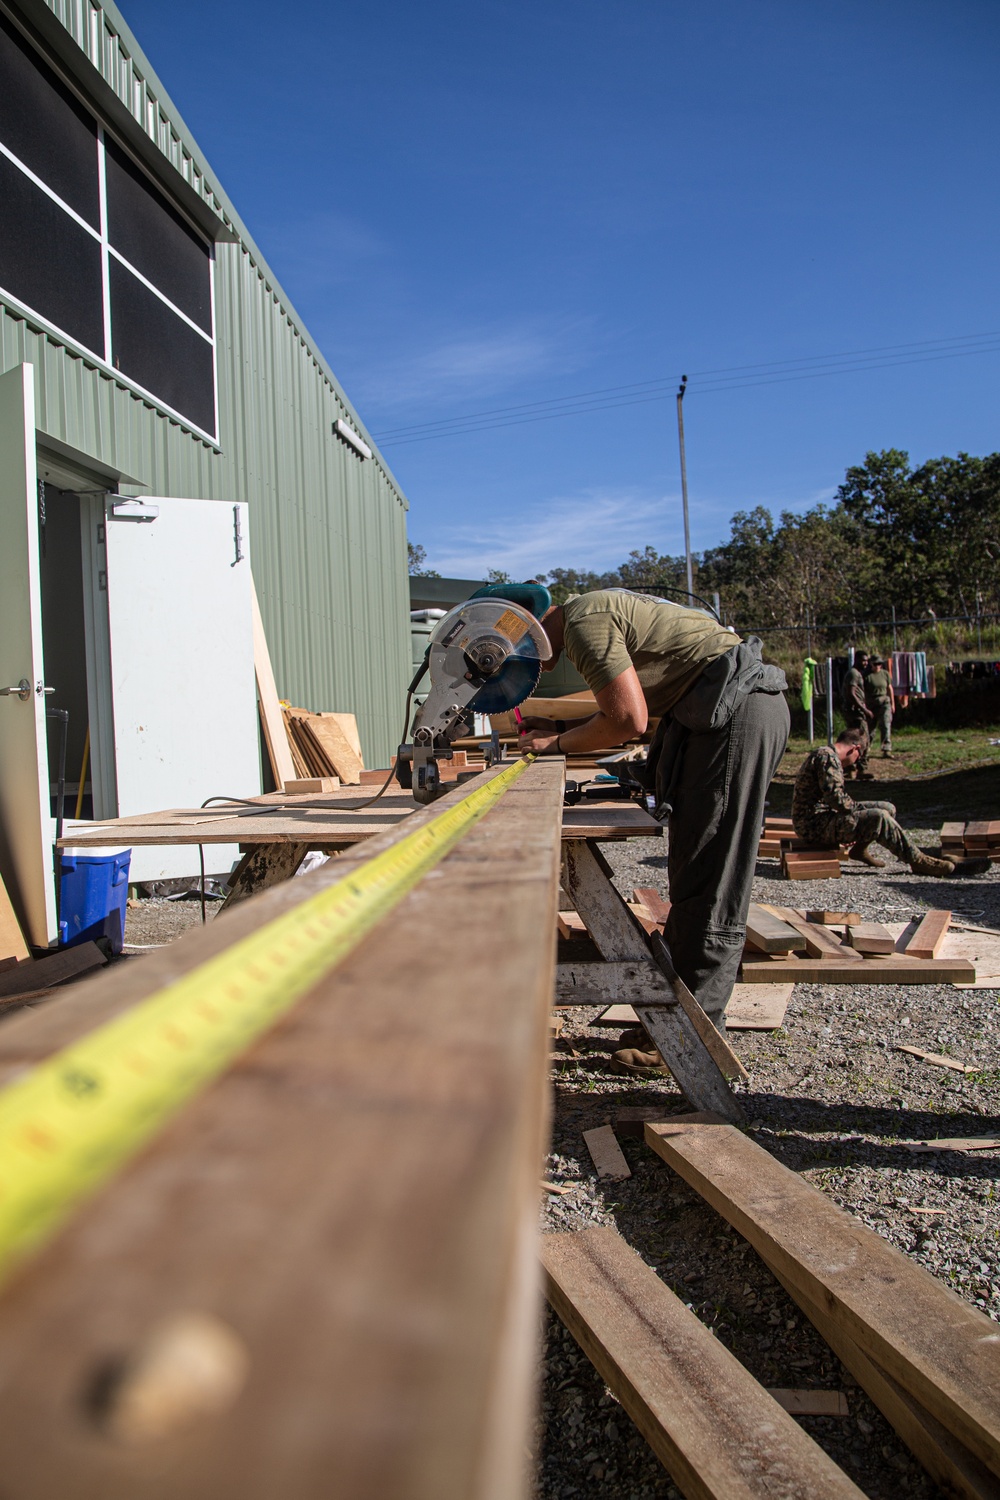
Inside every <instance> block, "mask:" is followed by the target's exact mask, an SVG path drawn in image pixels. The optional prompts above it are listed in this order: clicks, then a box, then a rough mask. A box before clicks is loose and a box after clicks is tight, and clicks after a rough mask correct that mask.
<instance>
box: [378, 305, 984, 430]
mask: <svg viewBox="0 0 1000 1500" xmlns="http://www.w3.org/2000/svg"><path fill="white" fill-rule="evenodd" d="M998 339H1000V332H988V333H979V334H962V335H956V336H954V337H952V338H949V339H923V340H920V341H919V342H916V343H911V344H891V345H885V346H883V347H882V348H876V349H868V350H856V351H854V352H853V353H843V354H830V355H809V356H802V357H800V358H798V359H794V360H772V361H769V362H761V363H759V364H756V365H734V366H730V367H728V368H725V367H724V368H720V369H716V370H703V371H701V372H700V373H696V374H695V375H693V376H691V377H690V380H691V383H692V384H693V385H694V386H695V388H696V389H697V391H698V392H699V393H702V394H706V395H707V394H710V393H712V392H713V391H729V390H744V389H749V388H751V387H753V386H757V385H775V384H784V383H787V382H789V381H794V380H815V379H820V378H826V377H829V376H831V375H845V374H855V373H859V372H863V371H865V370H880V369H893V368H897V367H900V366H903V365H910V364H925V363H930V362H934V361H938V360H942V359H957V358H961V357H967V356H969V355H974V354H993V353H996V352H998V351H1000V343H998V342H993V341H995V340H998ZM956 345H966V346H968V345H975V347H954V346H956ZM948 346H952V347H948ZM904 350H906V351H915V352H913V353H912V354H911V355H910V356H909V357H908V358H902V359H900V358H884V357H880V356H884V355H887V354H892V353H893V352H895V351H899V352H902V351H904ZM916 351H923V352H916ZM795 366H799V367H802V368H793V367H795ZM752 371H756V372H757V373H756V374H750V372H752ZM782 372H786V373H782ZM743 373H747V374H750V378H749V379H745V380H739V379H735V380H734V379H730V378H727V377H729V376H734V375H736V376H738V375H740V374H743ZM678 378H679V377H677V376H670V377H667V378H660V379H658V380H648V381H639V382H636V383H635V384H633V385H625V386H607V387H604V388H602V389H598V390H594V391H581V392H579V393H577V394H576V395H572V396H561V397H553V398H551V399H549V400H547V401H537V402H525V403H524V404H522V405H519V406H510V407H495V408H493V409H491V410H487V411H481V412H474V413H469V414H468V415H467V416H464V417H451V418H443V419H440V420H439V421H437V422H427V423H419V424H415V425H413V426H411V427H397V428H392V429H389V430H387V431H386V432H385V433H383V434H379V435H377V436H376V441H377V442H378V443H379V444H380V445H381V446H383V447H402V446H403V445H405V444H408V443H414V442H417V443H419V442H429V441H431V440H433V439H434V438H439V437H458V436H461V435H463V434H465V433H476V432H489V431H492V430H494V429H496V428H500V427H513V426H521V425H524V424H526V423H535V422H546V421H553V420H554V419H555V418H556V417H564V416H577V415H581V414H586V413H588V412H598V411H607V410H613V409H615V408H618V407H623V406H638V405H644V404H646V403H648V402H650V401H662V400H665V399H666V398H667V396H668V395H670V394H671V391H672V389H673V386H674V382H675V381H676V380H677V379H678ZM630 392H631V393H634V394H628V393H630ZM640 392H644V394H640ZM607 397H615V398H616V399H613V400H608V399H606V398H607ZM598 398H605V399H598ZM554 408H557V409H554ZM491 419H492V420H491ZM411 434H412V435H411Z"/></svg>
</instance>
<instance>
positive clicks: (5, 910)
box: [0, 879, 31, 963]
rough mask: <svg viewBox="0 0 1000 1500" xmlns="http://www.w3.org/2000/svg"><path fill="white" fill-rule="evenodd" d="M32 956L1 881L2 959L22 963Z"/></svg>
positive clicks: (0, 945) (0, 927)
mask: <svg viewBox="0 0 1000 1500" xmlns="http://www.w3.org/2000/svg"><path fill="white" fill-rule="evenodd" d="M30 956H31V952H30V949H29V948H28V945H27V943H26V942H25V940H24V933H23V932H22V931H21V924H20V923H19V922H18V920H17V917H16V915H15V913H14V908H13V906H12V905H11V901H10V896H9V895H8V894H7V887H6V886H5V885H4V883H3V880H2V879H0V959H14V960H15V961H16V962H17V963H20V962H21V960H22V959H24V958H30Z"/></svg>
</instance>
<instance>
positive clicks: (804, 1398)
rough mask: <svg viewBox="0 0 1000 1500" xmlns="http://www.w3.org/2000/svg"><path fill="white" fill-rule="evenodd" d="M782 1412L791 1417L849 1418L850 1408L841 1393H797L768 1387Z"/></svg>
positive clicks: (770, 1394)
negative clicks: (788, 1413)
mask: <svg viewBox="0 0 1000 1500" xmlns="http://www.w3.org/2000/svg"><path fill="white" fill-rule="evenodd" d="M767 1394H768V1395H769V1396H773V1398H774V1400H775V1401H777V1403H778V1405H779V1406H780V1407H781V1409H782V1410H783V1411H787V1412H790V1413H791V1414H792V1416H793V1417H849V1416H850V1415H851V1408H850V1407H849V1406H848V1404H847V1397H846V1396H845V1395H844V1392H843V1391H797V1390H783V1389H780V1388H775V1387H774V1386H770V1387H768V1392H767Z"/></svg>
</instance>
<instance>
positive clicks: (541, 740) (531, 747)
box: [517, 719, 562, 755]
mask: <svg viewBox="0 0 1000 1500" xmlns="http://www.w3.org/2000/svg"><path fill="white" fill-rule="evenodd" d="M524 722H525V723H526V724H530V723H541V724H545V723H547V722H548V721H547V720H546V719H536V720H531V719H525V721H524ZM552 727H553V728H554V727H555V726H554V725H553V726H552ZM558 739H559V736H558V735H557V734H550V733H547V732H546V733H542V732H540V731H538V730H536V731H534V732H533V733H531V732H529V733H528V734H522V735H521V737H520V739H519V740H518V742H517V748H518V750H519V751H521V752H522V753H524V754H527V753H528V752H530V753H531V754H532V755H559V754H561V753H562V752H561V751H560V750H559V749H558V748H557V744H556V742H557V740H558Z"/></svg>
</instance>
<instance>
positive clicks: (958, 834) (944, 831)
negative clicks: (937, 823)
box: [941, 823, 965, 843]
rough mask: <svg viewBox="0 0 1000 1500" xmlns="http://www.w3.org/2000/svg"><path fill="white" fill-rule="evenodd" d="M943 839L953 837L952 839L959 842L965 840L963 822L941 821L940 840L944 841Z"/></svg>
mask: <svg viewBox="0 0 1000 1500" xmlns="http://www.w3.org/2000/svg"><path fill="white" fill-rule="evenodd" d="M945 839H954V840H957V841H958V842H959V843H964V841H965V824H964V823H942V825H941V842H942V843H944V841H945Z"/></svg>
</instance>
